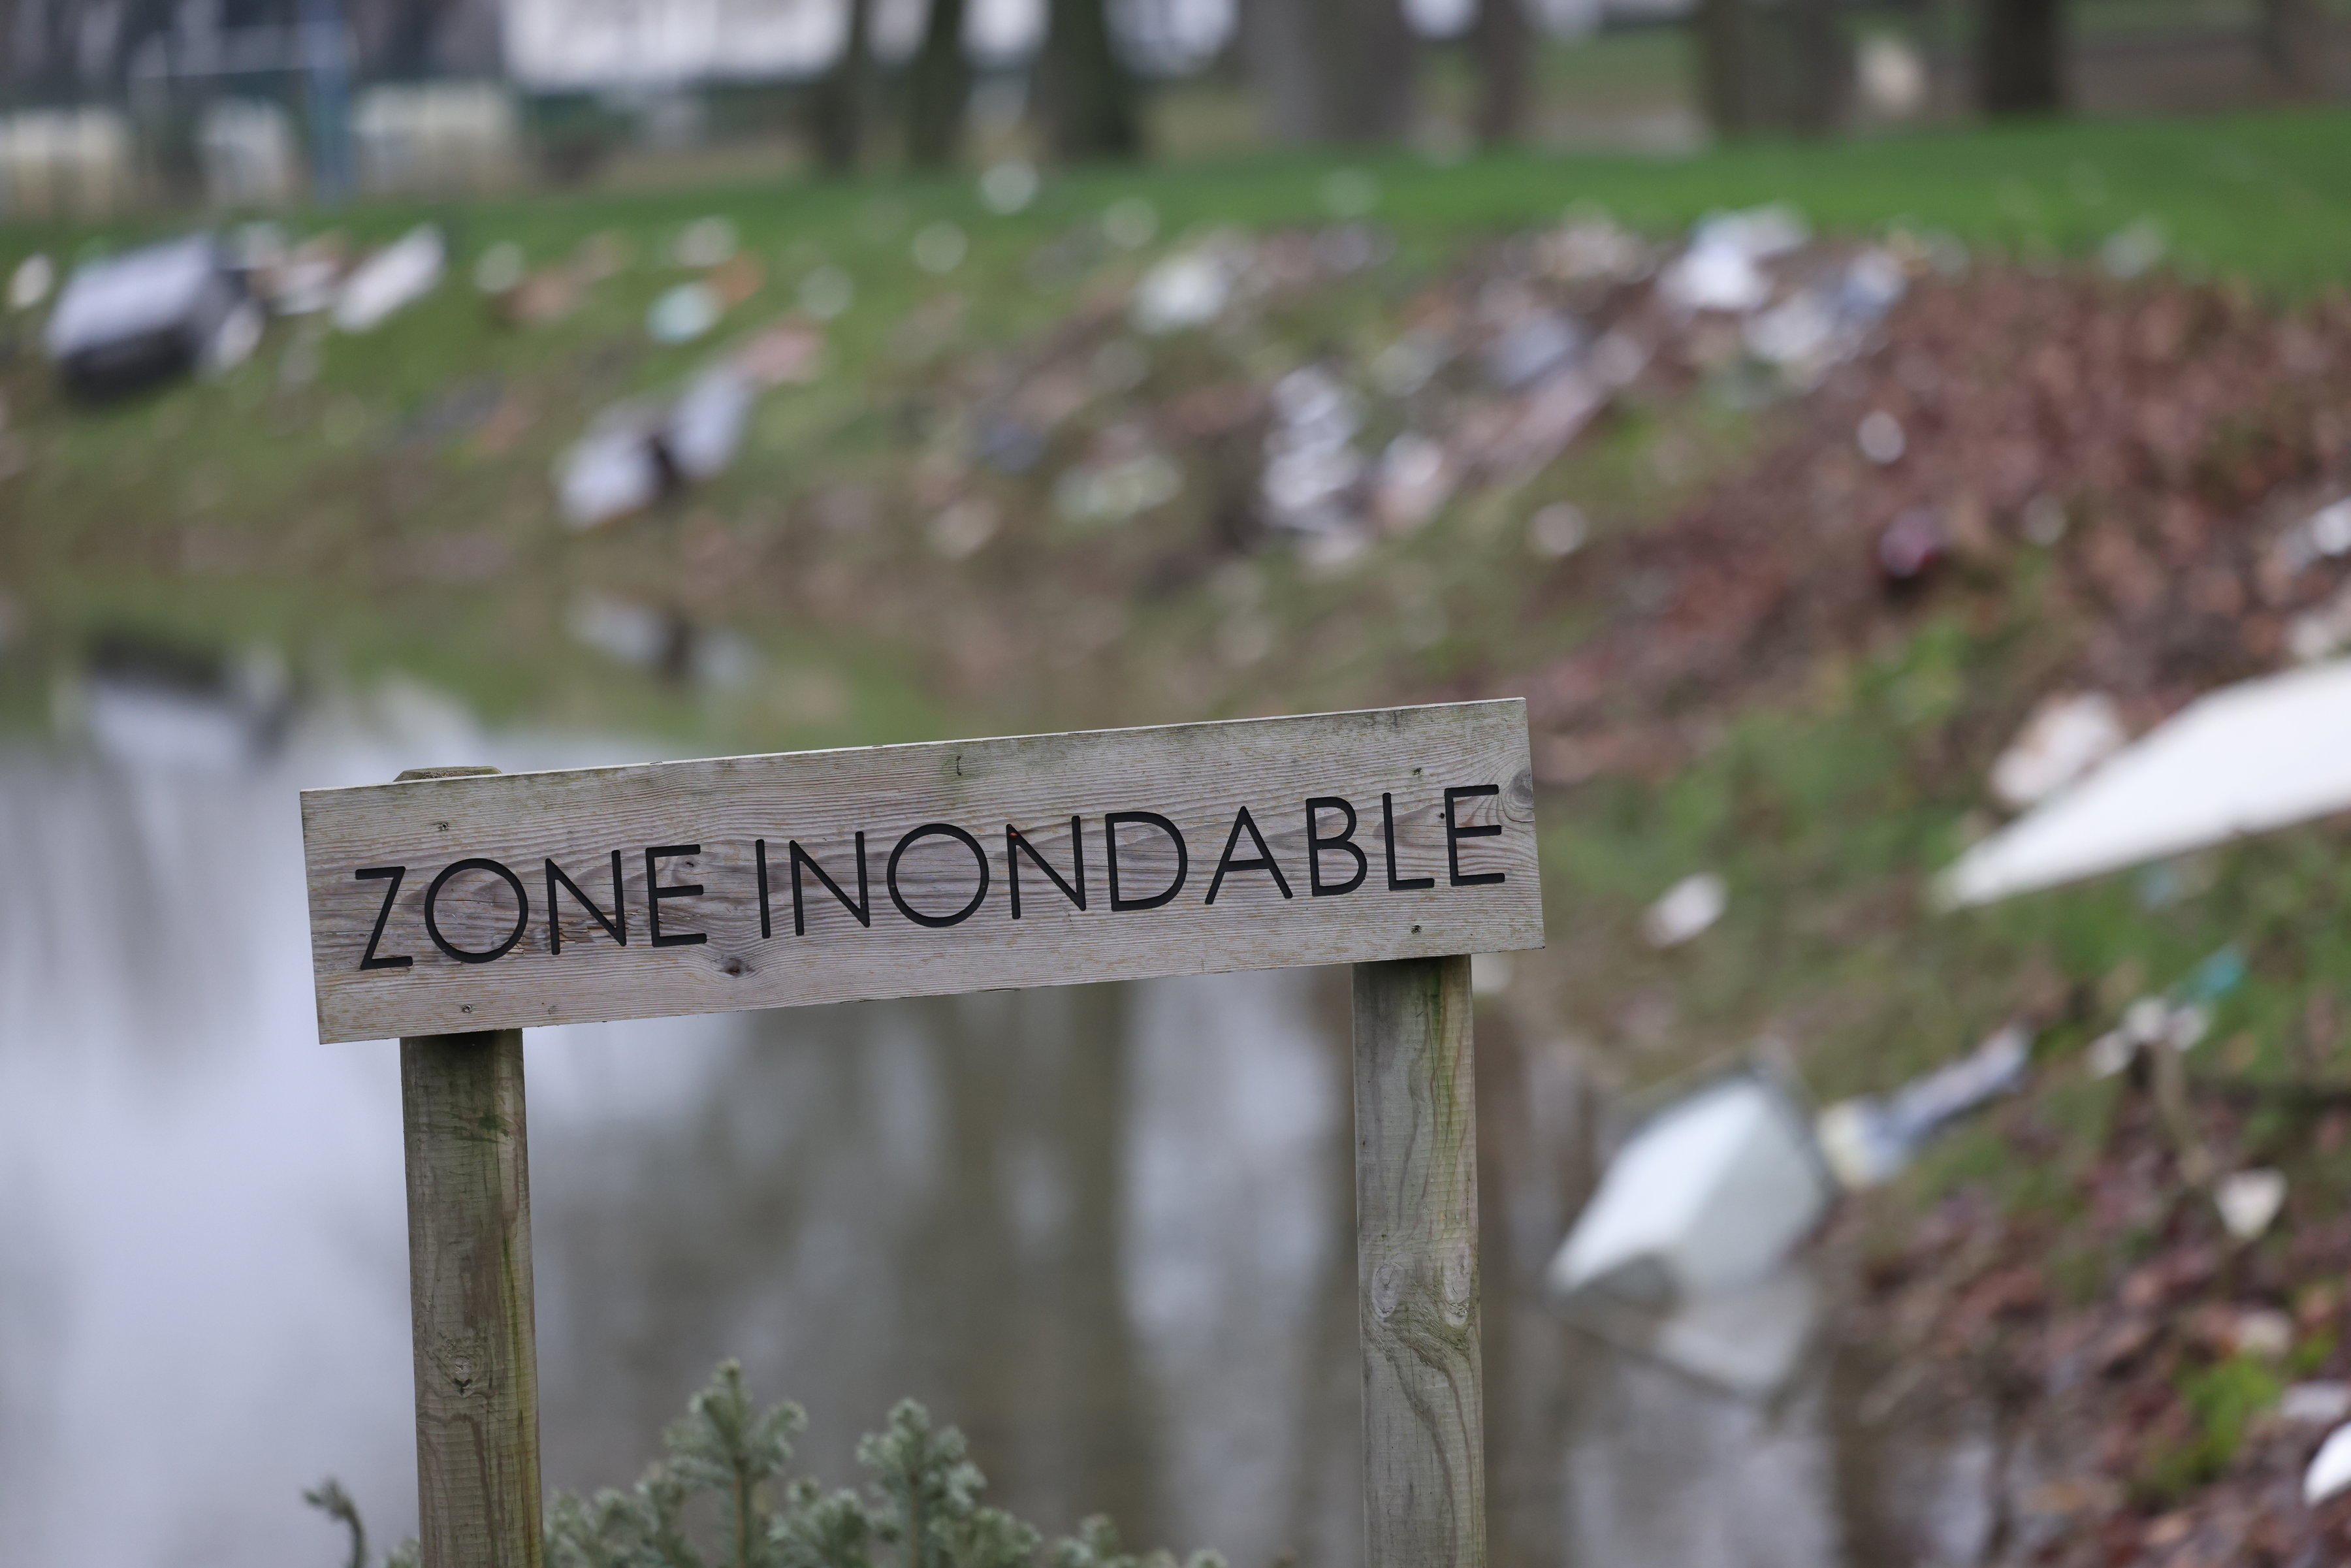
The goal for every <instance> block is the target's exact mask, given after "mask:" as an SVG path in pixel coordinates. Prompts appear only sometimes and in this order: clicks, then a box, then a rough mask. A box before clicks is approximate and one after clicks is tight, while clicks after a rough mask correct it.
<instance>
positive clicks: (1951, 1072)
mask: <svg viewBox="0 0 2351 1568" xmlns="http://www.w3.org/2000/svg"><path fill="white" fill-rule="evenodd" d="M2031 1063H2032V1031H2031V1030H2027V1029H2026V1028H2025V1027H2024V1026H2023V1025H2022V1024H2018V1023H2011V1024H2005V1025H2003V1026H2001V1028H2000V1029H1998V1030H1993V1031H1992V1033H1991V1035H1990V1036H1989V1037H1988V1038H1986V1039H1985V1040H1984V1042H1983V1043H1982V1044H1981V1045H1979V1046H1978V1047H1976V1049H1975V1050H1973V1051H1970V1052H1969V1053H1968V1054H1967V1055H1965V1056H1963V1057H1961V1058H1959V1060H1958V1061H1953V1062H1949V1063H1947V1064H1946V1065H1944V1066H1942V1067H1939V1068H1938V1069H1936V1070H1935V1071H1932V1072H1929V1073H1928V1074H1927V1075H1926V1076H1925V1077H1923V1078H1917V1079H1913V1080H1912V1081H1911V1082H1908V1083H1906V1084H1904V1085H1903V1086H1902V1087H1901V1088H1899V1089H1897V1090H1896V1091H1895V1092H1893V1093H1891V1094H1887V1095H1885V1096H1882V1097H1879V1096H1868V1097H1865V1098H1862V1099H1855V1100H1844V1101H1839V1102H1838V1103H1836V1104H1834V1105H1831V1106H1829V1107H1828V1108H1827V1109H1825V1110H1823V1112H1822V1113H1820V1116H1819V1118H1818V1119H1817V1121H1815V1123H1814V1124H1813V1127H1814V1132H1815V1134H1816V1135H1817V1137H1818V1138H1819V1140H1820V1146H1821V1154H1822V1156H1823V1158H1825V1159H1826V1160H1827V1161H1828V1163H1829V1168H1830V1169H1832V1170H1834V1172H1836V1175H1837V1179H1838V1180H1839V1181H1841V1182H1843V1183H1844V1185H1845V1186H1848V1187H1856V1188H1857V1187H1867V1186H1877V1185H1878V1184H1879V1183H1881V1182H1885V1181H1887V1180H1890V1179H1892V1178H1893V1177H1894V1176H1896V1174H1897V1173H1899V1172H1900V1171H1901V1170H1902V1168H1903V1167H1904V1166H1907V1165H1908V1164H1909V1163H1910V1161H1911V1160H1912V1159H1913V1158H1914V1157H1915V1156H1916V1155H1917V1152H1918V1151H1919V1149H1921V1148H1923V1147H1924V1146H1925V1145H1926V1144H1927V1141H1928V1139H1929V1138H1931V1137H1933V1136H1934V1134H1936V1133H1938V1132H1939V1131H1940V1130H1941V1129H1943V1128H1944V1127H1946V1126H1948V1125H1949V1124H1951V1123H1952V1122H1954V1121H1956V1120H1958V1119H1959V1117H1960V1116H1963V1115H1965V1114H1966V1113H1968V1112H1970V1111H1972V1110H1974V1109H1975V1108H1976V1107H1977V1106H1979V1105H1981V1104H1983V1103H1985V1102H1987V1101H1990V1100H1993V1099H1996V1098H1998V1097H1999V1096H2001V1095H2002V1094H2006V1093H2009V1092H2011V1091H2013V1090H2014V1089H2015V1088H2016V1087H2017V1086H2018V1085H2019V1084H2021V1083H2022V1082H2024V1073H2025V1070H2026V1068H2027V1067H2029V1066H2030V1065H2031Z"/></svg>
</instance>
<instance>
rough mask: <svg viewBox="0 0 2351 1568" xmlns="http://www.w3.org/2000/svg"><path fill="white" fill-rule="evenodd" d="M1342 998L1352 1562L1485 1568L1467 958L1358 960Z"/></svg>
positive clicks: (1397, 1567) (1392, 1567)
mask: <svg viewBox="0 0 2351 1568" xmlns="http://www.w3.org/2000/svg"><path fill="white" fill-rule="evenodd" d="M1354 1001H1355V1235H1356V1258H1355V1268H1356V1301H1357V1311H1358V1315H1359V1320H1360V1322H1361V1324H1362V1333H1363V1355H1364V1517H1365V1531H1366V1538H1365V1545H1366V1552H1365V1556H1364V1562H1365V1563H1367V1564H1368V1565H1369V1568H1483V1565H1484V1563H1485V1561H1486V1471H1485V1437H1484V1427H1483V1423H1484V1411H1485V1395H1484V1387H1483V1384H1482V1376H1483V1374H1482V1370H1481V1365H1480V1358H1479V1343H1478V1334H1479V1299H1478V1289H1479V1287H1478V1117H1477V1102H1476V1096H1475V1090H1474V1085H1475V1080H1474V1077H1473V1069H1472V1057H1471V1050H1470V1001H1469V960H1468V958H1466V957H1449V958H1417V959H1407V960H1404V961H1401V962H1394V963H1379V964H1358V965H1357V966H1355V971H1354Z"/></svg>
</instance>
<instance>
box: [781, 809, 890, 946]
mask: <svg viewBox="0 0 2351 1568" xmlns="http://www.w3.org/2000/svg"><path fill="white" fill-rule="evenodd" d="M802 866H806V867H808V868H809V870H810V871H812V872H814V873H816V879H817V881H819V882H820V883H824V885H825V886H826V887H827V888H828V889H829V890H831V894H832V896H833V897H835V898H837V899H839V900H841V907H842V908H843V909H846V910H847V911H849V913H850V914H852V915H855V916H857V924H859V925H872V924H873V904H872V895H871V894H870V892H869V890H868V889H867V887H866V885H865V835H864V834H863V833H859V834H858V835H857V898H856V901H855V902H854V903H852V902H851V900H850V896H849V894H845V893H843V892H841V883H837V882H835V881H833V880H832V878H831V876H829V875H827V874H826V873H825V869H824V867H822V866H820V865H819V864H817V863H816V862H815V860H814V859H812V858H811V857H810V854H809V852H808V851H806V850H804V849H802V848H800V841H799V840H798V839H794V840H793V841H792V935H793V936H807V935H808V909H807V906H806V905H804V904H801V902H800V867H802Z"/></svg>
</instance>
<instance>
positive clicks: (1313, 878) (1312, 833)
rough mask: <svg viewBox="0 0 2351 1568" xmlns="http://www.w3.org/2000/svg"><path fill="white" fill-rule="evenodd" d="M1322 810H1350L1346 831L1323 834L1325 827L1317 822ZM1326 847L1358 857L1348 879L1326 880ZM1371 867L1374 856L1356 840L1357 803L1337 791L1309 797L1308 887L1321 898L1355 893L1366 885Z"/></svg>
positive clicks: (1307, 811) (1307, 827) (1347, 811)
mask: <svg viewBox="0 0 2351 1568" xmlns="http://www.w3.org/2000/svg"><path fill="white" fill-rule="evenodd" d="M1318 811H1344V812H1346V813H1347V826H1346V829H1345V831H1343V832H1341V833H1340V834H1339V836H1338V837H1336V838H1332V839H1326V838H1324V837H1323V836H1322V829H1321V827H1320V826H1319V825H1317V823H1316V822H1315V821H1314V817H1315V813H1316V812H1318ZM1324 850H1341V851H1343V852H1346V853H1348V854H1350V855H1353V857H1354V859H1355V874H1354V875H1353V876H1351V877H1349V878H1348V879H1347V880H1346V881H1344V882H1333V883H1326V882H1324V881H1323V880H1322V852H1323V851H1324ZM1371 869H1372V862H1371V860H1370V858H1369V857H1368V856H1366V855H1365V854H1364V850H1363V846H1362V845H1360V844H1358V843H1356V842H1355V808H1354V806H1353V804H1352V803H1350V802H1349V801H1347V800H1343V799H1342V798H1341V797H1339V796H1337V795H1317V796H1315V797H1314V798H1313V799H1312V800H1309V801H1307V802H1306V885H1307V887H1308V889H1309V890H1310V891H1311V892H1312V893H1313V894H1314V896H1315V897H1317V898H1330V897H1332V896H1335V895H1336V894H1343V893H1353V892H1354V891H1355V889H1357V888H1359V887H1361V886H1363V885H1364V877H1365V876H1367V875H1369V874H1370V873H1371Z"/></svg>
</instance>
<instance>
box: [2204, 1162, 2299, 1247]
mask: <svg viewBox="0 0 2351 1568" xmlns="http://www.w3.org/2000/svg"><path fill="white" fill-rule="evenodd" d="M2284 1206H2285V1173H2284V1172H2283V1171H2277V1170H2270V1169H2267V1168H2263V1169H2261V1170H2250V1171H2231V1172H2230V1173H2229V1174H2228V1175H2227V1176H2222V1177H2221V1178H2220V1181H2219V1182H2218V1183H2217V1184H2215V1185H2214V1186H2213V1188H2212V1207H2215V1208H2217V1209H2219V1210H2220V1223H2221V1224H2222V1225H2225V1226H2227V1227H2228V1228H2229V1234H2230V1235H2231V1236H2233V1237H2235V1238H2236V1239H2238V1240H2240V1241H2251V1240H2252V1239H2254V1238H2255V1237H2258V1236H2259V1235H2261V1233H2262V1231H2264V1230H2267V1229H2268V1228H2270V1222H2271V1221H2272V1220H2273V1219H2275V1218H2277V1216H2278V1210H2279V1209H2280V1208H2283V1207H2284Z"/></svg>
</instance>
